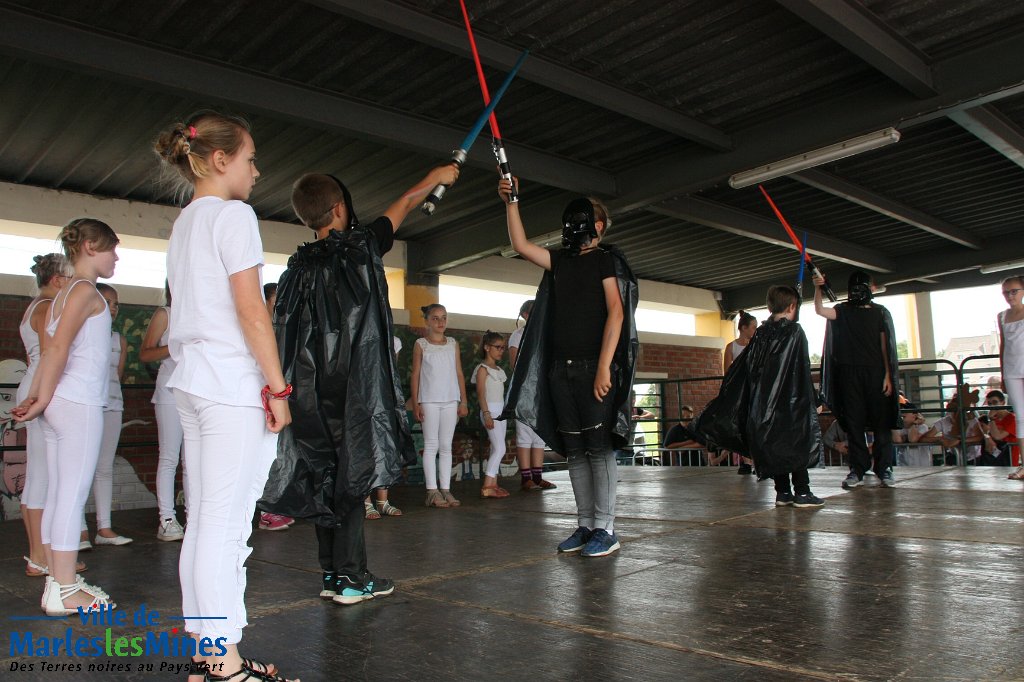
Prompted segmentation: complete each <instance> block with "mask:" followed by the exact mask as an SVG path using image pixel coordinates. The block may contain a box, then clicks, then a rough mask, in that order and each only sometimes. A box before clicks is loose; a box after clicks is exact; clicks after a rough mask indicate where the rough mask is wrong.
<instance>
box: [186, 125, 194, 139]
mask: <svg viewBox="0 0 1024 682" xmlns="http://www.w3.org/2000/svg"><path fill="white" fill-rule="evenodd" d="M188 139H190V140H194V139H196V127H195V126H189V127H188Z"/></svg>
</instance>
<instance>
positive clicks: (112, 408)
mask: <svg viewBox="0 0 1024 682" xmlns="http://www.w3.org/2000/svg"><path fill="white" fill-rule="evenodd" d="M120 364H121V335H120V334H119V333H117V332H111V333H110V383H109V389H108V393H107V407H106V409H104V412H123V411H124V396H123V395H122V394H121V377H119V376H118V375H117V366H118V365H120Z"/></svg>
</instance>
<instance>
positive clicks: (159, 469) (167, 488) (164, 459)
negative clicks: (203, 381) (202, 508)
mask: <svg viewBox="0 0 1024 682" xmlns="http://www.w3.org/2000/svg"><path fill="white" fill-rule="evenodd" d="M153 412H154V413H155V414H156V429H157V442H158V444H159V451H160V455H159V457H158V459H157V463H156V506H157V511H158V512H159V513H160V520H161V521H162V520H164V519H169V518H174V474H175V472H177V470H178V460H179V458H180V457H181V443H182V440H183V438H184V435H185V434H184V433H183V432H182V430H181V417H180V416H178V406H177V405H168V404H157V405H153ZM181 482H182V486H183V487H184V488H185V496H186V500H185V504H186V505H187V504H188V471H187V470H185V469H182V472H181Z"/></svg>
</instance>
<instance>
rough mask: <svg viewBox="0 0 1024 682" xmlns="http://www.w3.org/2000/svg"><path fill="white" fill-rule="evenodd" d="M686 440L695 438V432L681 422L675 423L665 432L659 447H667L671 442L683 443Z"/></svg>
mask: <svg viewBox="0 0 1024 682" xmlns="http://www.w3.org/2000/svg"><path fill="white" fill-rule="evenodd" d="M688 440H697V436H696V434H694V432H693V431H691V430H690V429H688V428H687V427H685V426H683V425H682V424H676V425H675V426H673V427H672V428H671V429H669V430H668V433H666V434H665V442H664V444H662V446H661V447H663V448H667V447H668V446H669V445H671V444H672V443H683V442H685V441H688Z"/></svg>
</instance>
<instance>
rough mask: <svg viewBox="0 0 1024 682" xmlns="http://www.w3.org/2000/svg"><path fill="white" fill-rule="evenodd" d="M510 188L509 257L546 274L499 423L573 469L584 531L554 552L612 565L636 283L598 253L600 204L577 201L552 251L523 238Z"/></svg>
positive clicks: (505, 186) (624, 268)
mask: <svg viewBox="0 0 1024 682" xmlns="http://www.w3.org/2000/svg"><path fill="white" fill-rule="evenodd" d="M511 187H512V185H511V182H510V181H508V180H502V181H501V183H500V184H499V188H498V193H499V195H500V196H501V198H502V199H503V200H504V201H505V203H506V216H507V219H508V233H509V239H510V240H511V242H512V247H513V248H514V249H515V250H516V252H517V253H519V255H521V256H522V257H523V258H525V259H526V260H528V261H530V262H531V263H534V264H535V265H538V266H540V267H541V268H543V269H544V270H546V271H547V273H546V274H545V276H544V279H543V281H542V283H541V287H540V289H538V292H537V298H536V303H535V305H534V309H533V313H532V314H531V316H530V321H529V324H528V325H527V327H526V331H525V333H524V338H523V342H522V349H521V353H520V356H519V359H518V362H517V364H516V368H515V373H514V374H513V376H512V381H511V386H510V389H509V398H508V401H507V402H506V408H505V412H504V413H503V415H502V416H503V417H505V418H512V417H515V418H518V419H519V420H520V421H523V422H525V423H526V424H527V425H529V426H530V427H532V428H533V429H534V431H536V432H537V434H538V435H540V436H541V437H542V438H543V439H544V441H545V442H547V443H549V444H551V445H552V447H554V448H555V449H556V450H558V451H559V452H561V453H562V454H564V455H565V456H566V459H567V460H568V464H569V478H570V480H571V481H572V487H573V494H574V496H575V498H576V507H577V515H578V526H579V527H578V528H577V529H576V531H575V532H574V533H573V534H572V535H571V536H570V537H569V538H568V539H566V540H565V541H564V542H562V543H561V544H560V545H559V546H558V551H560V552H578V551H582V555H583V556H586V557H599V556H606V555H608V554H611V553H612V552H614V551H616V550H618V549H619V540H618V538H617V537H616V535H615V531H614V522H615V488H616V473H617V472H616V463H615V454H614V448H615V447H616V446H618V447H622V446H623V445H625V441H626V437H627V436H628V435H629V434H630V433H632V428H633V425H632V414H631V412H632V409H631V408H632V404H631V401H630V398H629V396H630V389H631V387H632V383H633V373H634V369H635V364H636V348H637V340H636V327H635V325H634V324H633V313H634V311H635V310H636V303H637V293H636V279H635V278H634V277H633V275H632V273H631V272H630V271H629V267H628V265H627V264H626V262H625V258H624V257H623V256H622V255H621V253H620V252H618V250H616V249H614V248H613V247H608V246H605V245H601V244H600V242H601V238H602V237H603V236H604V232H605V230H606V229H607V227H608V225H609V223H610V221H609V218H608V213H607V210H606V209H605V207H604V205H603V204H601V203H600V202H599V201H597V200H596V199H589V198H582V197H581V198H579V199H576V200H574V201H572V202H571V203H570V204H569V206H568V207H567V208H566V211H565V214H564V215H563V224H564V226H563V227H564V229H563V232H562V243H563V245H564V246H565V248H563V249H562V250H560V251H548V250H547V249H544V248H542V247H540V246H537V245H536V244H533V243H532V242H530V241H529V240H528V239H527V238H526V232H525V230H524V228H523V223H522V220H521V218H520V216H519V204H518V203H509V193H510V191H511Z"/></svg>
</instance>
